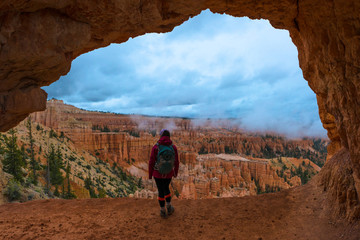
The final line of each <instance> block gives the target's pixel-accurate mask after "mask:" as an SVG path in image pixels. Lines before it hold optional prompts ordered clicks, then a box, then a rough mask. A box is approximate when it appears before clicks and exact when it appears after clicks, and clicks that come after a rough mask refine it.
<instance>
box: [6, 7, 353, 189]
mask: <svg viewBox="0 0 360 240" xmlns="http://www.w3.org/2000/svg"><path fill="white" fill-rule="evenodd" d="M207 8H209V9H210V10H211V11H213V12H217V13H227V14H231V15H233V16H235V17H242V16H248V17H250V18H254V19H255V18H256V19H259V18H264V19H269V21H270V23H271V24H272V25H273V26H274V27H276V28H282V29H287V30H289V32H290V36H291V38H292V40H293V42H294V44H295V45H296V47H297V49H298V51H299V60H300V67H301V68H302V70H303V74H304V77H305V79H306V80H307V81H308V82H309V86H310V87H311V88H312V90H313V91H314V92H315V93H316V95H317V96H318V97H320V98H321V101H322V102H323V104H324V106H323V114H324V115H327V114H330V115H329V116H333V119H331V124H332V123H335V126H336V127H333V126H331V127H330V129H332V130H331V131H330V133H329V135H330V136H339V138H337V139H340V141H336V143H334V144H332V145H331V146H332V148H330V152H332V154H334V153H335V151H336V150H337V149H339V147H340V146H342V147H344V148H346V149H348V150H349V154H350V161H351V169H352V172H351V174H352V176H353V179H354V186H355V194H356V195H357V196H360V112H359V111H360V104H359V100H358V99H360V98H359V97H360V96H359V95H360V91H359V89H360V82H359V80H358V79H359V77H360V58H359V57H358V56H359V52H360V37H359V35H360V34H359V32H360V30H359V29H360V20H359V12H360V1H358V0H348V1H341V0H334V1H327V0H302V1H295V0H271V1H270V0H265V1H251V0H240V1H228V0H226V1H225V0H223V1H215V0H208V1H204V0H202V1H190V0H180V1H179V0H169V1H164V0H148V1H146V0H139V1H133V0H122V1H115V0H104V1H57V0H49V1H43V0H33V1H9V0H5V1H2V2H1V3H0V26H1V28H0V65H1V71H0V79H1V84H0V100H1V101H0V105H1V112H0V130H1V131H5V130H7V129H9V128H11V127H12V126H14V125H16V124H17V123H18V122H20V121H21V120H23V119H24V118H25V117H26V116H27V115H28V114H29V113H30V112H33V111H38V110H42V109H44V106H45V97H44V94H43V93H42V94H38V95H37V94H33V90H31V89H33V88H34V89H37V90H35V92H40V90H39V87H40V86H45V85H49V84H50V83H52V82H54V81H56V80H57V79H58V78H59V77H60V76H61V75H64V74H66V73H67V72H68V71H69V69H70V64H71V61H72V60H73V59H74V58H76V57H77V56H79V55H80V54H82V53H85V52H88V51H90V50H93V49H95V48H99V47H104V46H107V45H109V44H110V43H115V42H116V43H121V42H124V41H126V40H127V39H128V38H129V37H136V36H139V35H142V34H144V33H147V32H167V31H171V30H172V29H173V28H174V27H175V26H177V25H180V24H181V23H183V22H184V21H185V20H187V19H188V18H189V17H191V16H194V15H197V14H199V13H200V11H201V10H204V9H207ZM24 79H26V81H25V82H26V84H25V85H23V82H24ZM29 86H32V87H31V89H28V88H29ZM26 89H28V90H26ZM24 90H25V93H23V92H22V91H24ZM24 94H25V95H24ZM19 96H20V97H19ZM21 96H29V97H28V98H27V101H26V102H25V101H19V99H20V98H21ZM28 101H30V102H32V103H28ZM8 103H11V104H8ZM24 104H25V106H23V105H24ZM330 118H331V117H330ZM322 119H328V117H325V118H322ZM323 121H324V120H323ZM323 123H324V124H325V125H327V124H329V123H328V122H327V120H325V121H324V122H323ZM336 132H337V133H336ZM338 143H341V145H339V144H338ZM349 174H350V173H349ZM335 181H336V180H335Z"/></svg>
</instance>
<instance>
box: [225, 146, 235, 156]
mask: <svg viewBox="0 0 360 240" xmlns="http://www.w3.org/2000/svg"><path fill="white" fill-rule="evenodd" d="M224 151H225V153H227V154H232V153H236V151H235V150H234V149H233V148H231V147H229V146H225V149H224Z"/></svg>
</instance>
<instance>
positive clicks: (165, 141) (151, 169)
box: [149, 136, 179, 179]
mask: <svg viewBox="0 0 360 240" xmlns="http://www.w3.org/2000/svg"><path fill="white" fill-rule="evenodd" d="M158 143H159V144H160V145H166V146H170V145H171V144H172V141H171V139H170V137H168V136H162V137H161V138H160V139H159V141H158ZM172 146H173V148H174V151H175V166H174V169H173V170H172V171H171V172H170V173H168V174H166V175H162V174H160V173H159V172H158V171H156V170H154V166H155V162H156V158H157V154H158V151H159V149H158V146H157V145H156V144H155V145H154V146H153V148H152V150H151V155H150V160H149V179H151V178H152V177H155V178H172V177H176V176H177V175H178V171H179V157H178V151H177V148H176V146H175V145H172Z"/></svg>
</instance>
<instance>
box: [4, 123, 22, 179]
mask: <svg viewBox="0 0 360 240" xmlns="http://www.w3.org/2000/svg"><path fill="white" fill-rule="evenodd" d="M9 134H10V137H9V138H8V137H6V136H4V160H3V169H4V171H5V172H7V173H10V174H12V175H13V176H14V179H15V180H16V181H18V182H20V183H23V182H24V176H23V171H22V167H25V165H26V160H25V159H24V156H23V154H22V153H21V150H20V149H19V147H18V145H17V136H16V131H15V130H13V129H11V130H10V131H9Z"/></svg>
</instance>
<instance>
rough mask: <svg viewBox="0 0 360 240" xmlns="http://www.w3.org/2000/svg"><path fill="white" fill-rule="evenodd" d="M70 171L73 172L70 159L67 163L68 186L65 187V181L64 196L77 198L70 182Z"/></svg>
mask: <svg viewBox="0 0 360 240" xmlns="http://www.w3.org/2000/svg"><path fill="white" fill-rule="evenodd" d="M70 172H71V167H70V163H69V161H68V163H67V167H66V177H65V179H66V187H65V181H64V183H63V193H62V195H63V198H65V199H75V198H76V195H75V193H74V192H73V191H72V190H71V184H70Z"/></svg>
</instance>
